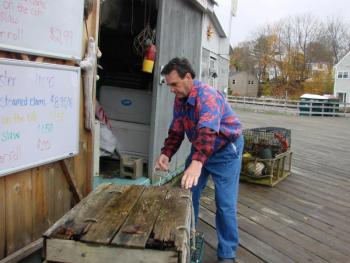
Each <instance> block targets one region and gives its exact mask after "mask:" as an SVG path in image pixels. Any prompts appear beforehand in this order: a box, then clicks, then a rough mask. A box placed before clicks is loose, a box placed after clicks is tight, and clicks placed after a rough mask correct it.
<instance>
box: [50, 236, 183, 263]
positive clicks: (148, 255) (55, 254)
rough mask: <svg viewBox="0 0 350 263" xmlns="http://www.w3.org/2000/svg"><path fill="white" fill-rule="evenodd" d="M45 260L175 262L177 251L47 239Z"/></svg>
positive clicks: (94, 262)
mask: <svg viewBox="0 0 350 263" xmlns="http://www.w3.org/2000/svg"><path fill="white" fill-rule="evenodd" d="M46 260H47V261H55V262H72V263H73V262H74V263H96V262H106V263H112V262H120V263H135V262H152V263H164V262H169V263H177V262H178V253H177V252H176V251H155V250H152V249H124V248H118V247H110V246H97V245H94V244H89V243H82V242H79V241H73V240H59V239H47V240H46Z"/></svg>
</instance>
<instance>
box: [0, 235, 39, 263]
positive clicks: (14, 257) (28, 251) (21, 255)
mask: <svg viewBox="0 0 350 263" xmlns="http://www.w3.org/2000/svg"><path fill="white" fill-rule="evenodd" d="M42 247H43V239H42V238H39V239H38V240H36V241H34V242H32V243H30V244H28V245H26V246H25V247H23V248H21V249H19V250H17V251H16V252H14V253H12V254H11V255H9V256H8V257H6V258H4V259H3V260H0V263H14V262H19V261H21V260H23V259H25V258H26V257H28V256H30V255H32V254H33V253H35V252H36V251H38V250H39V249H41V248H42Z"/></svg>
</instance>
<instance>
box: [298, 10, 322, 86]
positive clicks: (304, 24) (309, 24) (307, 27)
mask: <svg viewBox="0 0 350 263" xmlns="http://www.w3.org/2000/svg"><path fill="white" fill-rule="evenodd" d="M320 29H321V23H320V22H319V21H318V19H317V18H315V17H313V16H311V15H310V14H305V15H300V16H296V17H295V29H294V30H295V31H294V33H295V39H296V44H297V47H296V50H300V51H301V52H302V54H303V63H302V65H301V76H300V77H301V80H304V79H305V78H306V77H307V64H308V63H310V62H311V60H310V56H309V54H308V49H307V48H308V46H309V44H310V43H312V42H314V41H315V40H316V39H317V38H318V37H319V35H320Z"/></svg>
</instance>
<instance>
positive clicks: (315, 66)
mask: <svg viewBox="0 0 350 263" xmlns="http://www.w3.org/2000/svg"><path fill="white" fill-rule="evenodd" d="M307 66H308V69H309V70H310V73H311V75H313V74H315V73H321V72H324V73H327V72H328V70H329V67H328V63H326V62H311V63H309V64H308V65H307Z"/></svg>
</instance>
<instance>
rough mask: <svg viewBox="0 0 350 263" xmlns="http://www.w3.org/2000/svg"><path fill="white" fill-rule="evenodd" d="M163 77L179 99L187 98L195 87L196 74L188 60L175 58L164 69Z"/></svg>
mask: <svg viewBox="0 0 350 263" xmlns="http://www.w3.org/2000/svg"><path fill="white" fill-rule="evenodd" d="M161 74H162V75H164V76H165V81H166V83H167V85H168V86H169V87H170V91H171V92H173V93H174V94H175V95H176V97H178V98H186V97H187V96H188V95H189V94H190V92H191V88H192V86H193V79H194V78H195V76H196V73H195V72H194V70H193V69H192V66H191V64H190V62H189V61H188V60H187V59H186V58H173V59H172V60H170V61H169V62H168V64H166V65H165V67H164V68H163V70H162V72H161Z"/></svg>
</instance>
